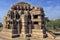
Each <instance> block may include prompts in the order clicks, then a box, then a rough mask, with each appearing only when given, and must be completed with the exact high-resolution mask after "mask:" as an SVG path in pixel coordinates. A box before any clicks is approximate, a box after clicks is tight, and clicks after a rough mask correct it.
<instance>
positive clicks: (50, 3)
mask: <svg viewBox="0 0 60 40" xmlns="http://www.w3.org/2000/svg"><path fill="white" fill-rule="evenodd" d="M21 1H24V2H27V3H29V4H31V5H32V6H41V7H43V9H44V11H45V15H46V16H47V17H48V18H49V19H52V20H54V19H58V18H60V0H0V22H2V21H3V18H4V16H6V15H7V11H8V10H9V9H10V8H11V5H13V4H15V3H17V2H21Z"/></svg>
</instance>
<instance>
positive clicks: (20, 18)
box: [1, 2, 48, 39]
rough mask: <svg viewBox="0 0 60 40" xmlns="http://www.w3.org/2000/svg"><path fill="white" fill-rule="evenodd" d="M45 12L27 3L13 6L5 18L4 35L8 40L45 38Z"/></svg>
mask: <svg viewBox="0 0 60 40" xmlns="http://www.w3.org/2000/svg"><path fill="white" fill-rule="evenodd" d="M44 16H45V14H44V10H43V8H42V7H34V6H31V5H30V4H28V3H25V2H18V3H16V4H14V5H12V7H11V9H10V10H8V12H7V16H5V17H4V21H3V30H2V32H1V33H2V34H3V35H4V36H5V37H7V38H14V37H23V38H27V37H39V38H42V39H43V38H45V37H47V36H48V33H47V32H46V30H45V24H44Z"/></svg>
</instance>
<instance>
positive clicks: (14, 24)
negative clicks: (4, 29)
mask: <svg viewBox="0 0 60 40" xmlns="http://www.w3.org/2000/svg"><path fill="white" fill-rule="evenodd" d="M17 26H18V22H17V21H16V20H14V21H13V34H14V35H17V34H18V27H17Z"/></svg>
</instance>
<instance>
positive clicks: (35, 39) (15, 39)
mask: <svg viewBox="0 0 60 40" xmlns="http://www.w3.org/2000/svg"><path fill="white" fill-rule="evenodd" d="M0 31H1V28H0ZM3 36H4V35H3ZM31 39H32V40H40V38H36V37H33V38H31ZM0 40H27V39H26V38H20V37H17V38H13V39H6V38H2V37H1V36H0ZM43 40H60V35H56V38H55V39H51V38H44V39H43Z"/></svg>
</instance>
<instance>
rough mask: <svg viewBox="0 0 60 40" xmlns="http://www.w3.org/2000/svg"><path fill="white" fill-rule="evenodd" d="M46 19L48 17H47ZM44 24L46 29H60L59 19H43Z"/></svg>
mask: <svg viewBox="0 0 60 40" xmlns="http://www.w3.org/2000/svg"><path fill="white" fill-rule="evenodd" d="M47 19H48V18H47ZM48 20H49V19H48ZM45 26H46V28H48V29H53V30H60V19H56V20H49V21H47V20H46V19H45Z"/></svg>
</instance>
